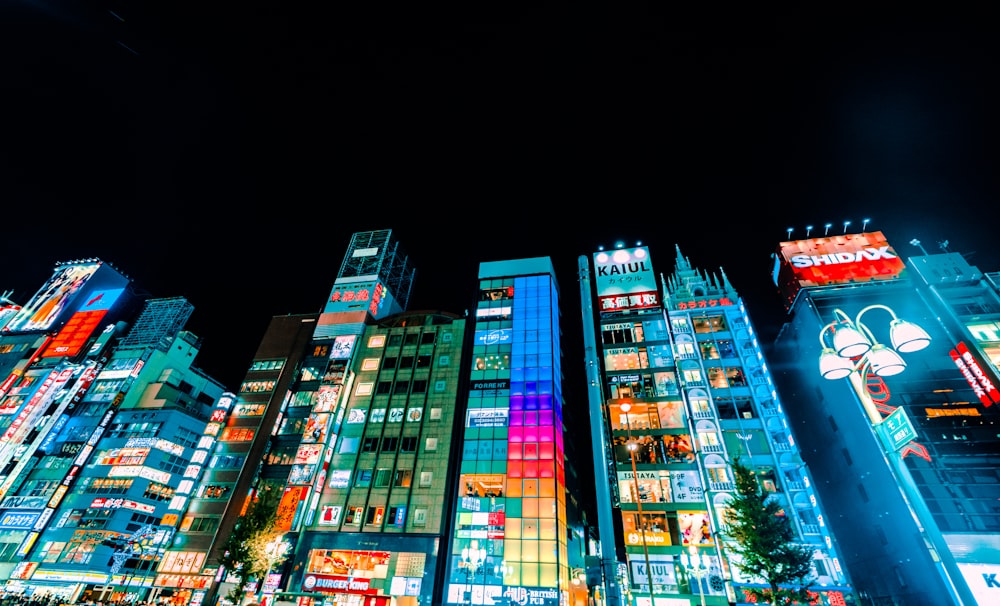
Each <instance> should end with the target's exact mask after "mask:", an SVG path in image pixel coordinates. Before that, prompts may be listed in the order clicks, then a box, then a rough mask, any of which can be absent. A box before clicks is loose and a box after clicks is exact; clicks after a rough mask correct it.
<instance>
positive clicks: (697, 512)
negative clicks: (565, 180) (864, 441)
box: [579, 246, 851, 606]
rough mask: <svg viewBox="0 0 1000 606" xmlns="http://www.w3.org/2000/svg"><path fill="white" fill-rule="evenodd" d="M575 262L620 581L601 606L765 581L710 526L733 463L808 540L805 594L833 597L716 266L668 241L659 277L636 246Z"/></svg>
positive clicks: (741, 323) (718, 514) (783, 434)
mask: <svg viewBox="0 0 1000 606" xmlns="http://www.w3.org/2000/svg"><path fill="white" fill-rule="evenodd" d="M579 268H580V276H581V291H582V293H583V312H584V313H583V315H584V318H583V323H584V326H583V328H584V352H585V355H586V356H587V365H588V381H589V382H590V387H591V394H590V408H591V415H590V416H591V419H592V422H594V423H597V424H599V431H598V430H596V429H595V432H594V433H595V450H594V452H595V469H596V470H597V476H598V481H597V491H598V495H597V496H598V507H599V509H600V510H599V511H598V522H599V524H600V526H601V527H600V536H601V538H602V547H603V550H602V551H603V552H602V557H603V560H602V561H603V566H602V568H603V570H604V578H605V583H608V584H609V592H611V591H613V590H614V588H615V587H616V586H618V587H620V590H619V595H618V596H615V595H613V594H610V595H609V596H608V597H609V601H608V603H609V604H612V603H614V602H617V603H619V604H638V605H640V606H660V605H673V604H685V605H686V604H689V603H690V601H691V600H700V602H701V603H702V604H706V605H718V606H721V605H723V604H730V603H734V602H736V603H745V602H747V601H748V598H747V596H746V594H745V592H744V591H743V590H744V589H745V588H750V587H762V586H766V585H762V584H763V583H765V580H764V579H757V578H750V577H748V576H747V575H744V574H742V573H741V572H740V570H739V568H738V566H737V564H738V561H737V560H736V559H735V558H736V556H735V554H734V553H733V552H732V551H731V550H730V549H729V548H728V547H727V542H726V541H727V539H726V538H725V537H724V536H723V534H722V530H723V529H724V525H725V515H726V509H727V503H728V502H729V500H730V499H731V498H732V496H733V494H734V492H735V488H736V487H735V484H734V480H735V478H734V476H733V472H732V470H731V466H730V465H731V462H732V461H734V460H739V461H740V462H742V463H743V464H744V465H746V466H748V467H750V468H752V469H753V470H754V472H755V474H756V477H757V478H758V480H759V482H760V488H761V490H762V491H764V492H766V493H768V494H769V495H770V498H771V499H776V500H777V501H778V502H779V503H780V504H781V505H782V506H783V511H784V512H785V514H786V515H787V516H788V518H789V521H790V523H791V527H792V528H793V530H794V534H795V538H796V542H797V543H799V544H801V545H806V546H808V547H810V548H811V549H812V551H813V568H814V578H815V585H814V586H813V590H814V591H815V599H816V600H817V603H822V604H831V605H832V604H838V605H839V604H844V603H845V598H848V597H849V594H850V593H851V588H850V586H849V585H848V580H847V578H846V576H845V575H844V574H843V572H842V571H841V567H840V565H839V562H838V555H837V548H836V544H835V541H834V537H833V536H832V534H831V533H830V530H829V528H827V527H826V525H825V519H824V516H823V513H822V511H823V510H822V506H821V504H820V501H819V499H818V498H817V497H818V495H817V494H816V492H815V490H814V488H813V484H812V479H811V477H810V471H809V469H808V467H807V466H806V465H804V464H803V461H802V459H801V458H800V452H799V448H798V446H797V444H798V442H797V439H796V437H795V436H794V435H793V434H792V432H791V428H790V427H789V423H788V420H787V418H786V416H785V408H786V405H785V404H784V403H783V401H782V397H781V396H779V393H778V390H777V389H776V388H775V385H774V383H773V381H772V377H771V374H770V370H769V368H768V363H767V360H765V358H764V355H763V350H762V345H761V344H760V343H759V342H758V341H757V336H756V334H755V332H754V327H753V324H752V322H751V319H750V316H749V314H748V312H747V310H746V308H745V306H744V305H743V302H742V300H741V299H740V297H739V295H738V293H737V292H736V291H735V289H734V288H733V287H732V285H731V284H730V283H729V280H728V278H727V277H726V276H725V274H724V273H723V274H721V275H716V276H710V275H708V274H705V273H703V272H701V271H700V270H698V269H696V268H694V267H692V266H691V264H690V263H689V261H688V260H687V259H686V258H684V257H683V256H682V255H681V252H680V249H679V248H678V249H677V251H676V259H675V267H674V272H673V273H672V274H670V275H668V276H667V277H666V279H663V278H662V276H661V278H660V280H659V281H658V279H657V274H656V273H655V272H654V266H653V264H652V262H651V259H650V251H649V249H648V248H647V247H644V246H635V247H630V248H626V247H620V248H616V249H614V250H608V251H599V252H597V253H595V254H594V255H593V257H592V258H588V257H586V256H584V257H580V260H579ZM660 281H662V289H661V288H660ZM601 419H603V420H604V423H601V422H600V420H601ZM609 526H613V528H609ZM615 531H617V532H615ZM609 536H616V541H615V545H611V544H610V543H611V541H610V540H609V539H607V538H606V537H609ZM618 558H623V559H624V561H625V562H624V563H625V565H624V566H623V567H621V568H623V570H621V569H619V568H618V567H617V566H616V563H617V559H618ZM609 580H610V583H609Z"/></svg>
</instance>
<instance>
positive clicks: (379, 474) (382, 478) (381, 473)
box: [375, 467, 392, 488]
mask: <svg viewBox="0 0 1000 606" xmlns="http://www.w3.org/2000/svg"><path fill="white" fill-rule="evenodd" d="M391 474H392V470H391V469H389V468H387V467H380V468H378V469H376V470H375V488H388V487H389V478H390V477H391Z"/></svg>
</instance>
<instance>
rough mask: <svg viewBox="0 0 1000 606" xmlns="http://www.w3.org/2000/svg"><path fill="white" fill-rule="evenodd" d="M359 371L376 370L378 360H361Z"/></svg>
mask: <svg viewBox="0 0 1000 606" xmlns="http://www.w3.org/2000/svg"><path fill="white" fill-rule="evenodd" d="M361 370H378V358H365V359H364V360H362V361H361Z"/></svg>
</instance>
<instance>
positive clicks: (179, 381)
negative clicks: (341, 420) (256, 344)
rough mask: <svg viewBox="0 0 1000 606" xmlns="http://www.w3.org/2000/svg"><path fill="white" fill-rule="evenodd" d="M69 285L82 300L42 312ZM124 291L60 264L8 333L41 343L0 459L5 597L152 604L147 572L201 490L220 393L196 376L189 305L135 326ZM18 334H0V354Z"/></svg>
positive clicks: (114, 279)
mask: <svg viewBox="0 0 1000 606" xmlns="http://www.w3.org/2000/svg"><path fill="white" fill-rule="evenodd" d="M84 274H86V275H87V278H85V280H86V281H85V282H84V283H82V284H81V283H80V282H79V280H80V276H83V275H84ZM67 275H74V276H76V277H75V278H73V281H72V282H66V283H67V284H69V283H72V284H76V285H78V290H79V292H78V293H77V294H76V295H69V296H67V297H65V298H64V300H65V308H64V311H63V312H58V313H57V312H54V311H51V312H46V311H45V309H47V306H46V305H45V304H44V303H41V304H39V303H38V301H39V300H42V299H46V298H47V299H49V300H51V299H52V298H53V297H55V296H58V295H53V294H52V293H53V292H54V291H53V289H52V285H54V284H57V283H59V282H60V281H61V280H62V281H64V282H65V281H66V280H68V279H69V278H67V277H66V276H67ZM127 283H128V279H127V278H125V277H124V276H122V275H121V274H119V273H118V272H116V271H114V270H112V269H111V268H110V267H108V266H106V265H103V264H102V263H100V262H99V261H96V260H90V261H87V262H82V263H71V264H62V265H60V266H57V272H56V275H55V277H54V279H53V280H50V282H49V283H48V284H47V285H46V286H45V287H43V289H42V290H41V291H39V292H40V296H41V299H39V295H36V298H35V299H33V300H32V302H31V303H29V304H28V305H26V306H25V308H24V309H25V310H34V311H31V312H30V313H31V314H32V315H31V316H30V317H25V318H18V317H15V318H14V320H12V321H10V322H8V324H7V326H6V330H10V331H15V332H23V331H35V333H36V339H37V341H36V342H37V343H38V344H39V346H38V348H37V349H36V350H35V353H34V355H29V356H27V357H26V358H25V359H26V360H29V363H28V364H27V365H26V366H24V367H23V368H19V369H15V370H14V373H15V374H18V377H19V378H18V379H17V380H16V381H14V382H13V383H12V385H11V386H10V388H9V389H6V390H5V397H4V400H3V404H2V405H3V406H4V408H5V409H6V410H8V411H9V412H8V413H6V414H7V415H9V417H8V418H9V419H11V420H10V421H9V422H6V423H5V426H6V428H7V429H6V432H5V434H4V435H5V437H8V438H9V442H7V444H13V445H15V446H16V447H15V448H14V449H13V453H14V454H13V456H10V457H7V455H6V454H5V459H4V460H5V461H7V467H6V468H5V470H4V481H3V490H4V499H3V501H2V504H0V507H2V509H3V511H2V513H0V525H2V526H3V527H4V529H5V531H4V533H3V535H4V539H3V542H4V547H3V551H4V556H5V557H4V560H5V563H4V564H3V565H2V566H3V568H4V570H5V574H4V577H3V578H5V579H7V581H6V583H5V589H7V590H8V591H14V592H24V593H26V592H27V590H28V589H30V590H31V591H33V592H34V595H48V594H55V595H59V596H62V597H63V598H64V599H69V600H76V599H94V600H97V599H107V600H111V599H115V600H124V599H132V600H142V599H146V598H147V597H151V596H152V595H153V594H154V593H155V590H154V589H153V577H154V574H153V571H154V569H155V568H156V567H157V566H159V565H160V564H161V560H162V558H163V555H164V552H165V550H166V549H167V547H168V546H169V544H170V542H171V539H172V538H173V536H174V534H175V531H176V526H177V518H178V513H179V512H182V511H183V509H184V506H185V502H184V497H183V496H182V495H183V494H184V493H185V492H186V491H190V490H191V489H192V488H193V486H194V482H195V481H196V480H197V476H195V477H194V478H193V479H185V478H187V477H189V476H188V474H189V472H190V466H191V463H192V460H193V458H194V456H195V450H194V446H195V442H196V440H197V438H198V437H200V436H201V435H202V434H203V433H204V429H205V422H206V420H207V419H208V415H209V411H210V409H211V407H212V406H213V405H214V404H215V402H216V401H218V400H221V399H223V388H222V386H221V385H220V384H219V383H218V382H216V381H214V380H213V379H211V378H210V377H208V376H206V375H205V374H204V373H202V372H201V371H200V370H198V369H197V368H195V367H193V366H192V362H193V360H194V358H195V357H196V355H197V352H198V349H199V348H200V345H201V343H200V340H199V339H198V338H197V337H195V336H194V335H192V334H191V333H189V332H187V331H184V330H183V326H184V323H185V322H186V320H187V318H188V317H189V316H190V314H191V311H192V309H193V308H192V307H191V305H190V304H189V303H188V302H187V301H185V300H184V299H180V298H175V299H150V300H147V301H145V305H144V307H143V308H142V312H141V314H139V315H138V318H132V317H130V316H129V312H130V311H131V310H133V309H135V308H137V307H138V303H141V302H142V301H140V300H138V299H137V298H136V297H134V295H133V294H132V293H133V289H131V288H127ZM70 290H72V288H70ZM60 305H63V304H60ZM60 313H61V314H63V315H62V316H61V317H60V316H59V314H60ZM39 314H47V317H49V318H50V319H51V321H50V320H41V319H40V316H39ZM133 320H134V325H132V326H131V328H130V329H129V330H128V332H127V333H126V334H124V335H122V333H124V332H125V330H126V329H127V328H128V322H131V321H133ZM18 336H19V335H10V336H7V335H4V336H0V347H3V344H4V343H9V342H11V341H10V339H17V337H18ZM13 342H15V343H23V341H19V340H15V341H13ZM32 377H35V378H36V380H34V381H32V380H31V378H32ZM21 396H26V398H27V400H26V401H25V402H23V403H22V404H21V405H20V406H18V405H17V404H12V403H11V402H12V400H14V401H16V400H19V399H20V398H21ZM32 402H34V403H35V408H34V409H31V408H30V407H31V406H32ZM19 419H20V420H22V423H20V424H19V423H18V420H19ZM8 450H10V449H5V453H6V452H7V451H8Z"/></svg>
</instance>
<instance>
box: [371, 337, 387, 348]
mask: <svg viewBox="0 0 1000 606" xmlns="http://www.w3.org/2000/svg"><path fill="white" fill-rule="evenodd" d="M368 347H372V348H375V347H385V335H372V336H371V337H369V338H368Z"/></svg>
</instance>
